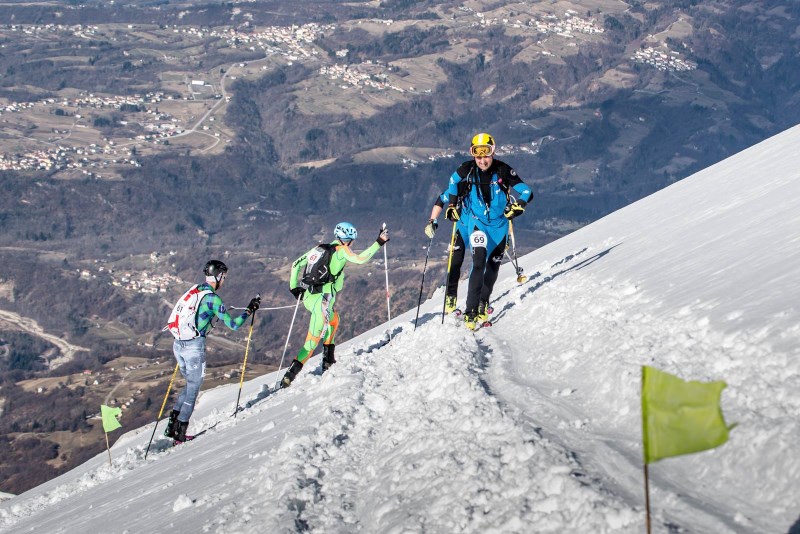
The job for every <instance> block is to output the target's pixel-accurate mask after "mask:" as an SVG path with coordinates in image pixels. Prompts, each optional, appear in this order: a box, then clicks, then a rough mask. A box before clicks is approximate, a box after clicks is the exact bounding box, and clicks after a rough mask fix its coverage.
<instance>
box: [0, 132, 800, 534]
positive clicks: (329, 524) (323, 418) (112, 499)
mask: <svg viewBox="0 0 800 534" xmlns="http://www.w3.org/2000/svg"><path fill="white" fill-rule="evenodd" d="M798 143H800V128H798V127H795V128H792V129H790V130H787V131H786V132H783V133H782V134H780V135H778V136H775V137H774V138H772V139H769V140H767V141H765V142H764V143H761V144H759V145H756V146H754V147H752V148H750V149H748V150H746V151H744V152H742V153H740V154H737V155H735V156H733V157H731V158H729V159H728V160H725V161H723V162H721V163H719V164H717V165H715V166H713V167H711V168H709V169H706V170H704V171H702V172H700V173H698V174H696V175H694V176H692V177H690V178H687V179H686V180H683V181H681V182H679V183H677V184H674V185H673V186H671V187H669V188H667V189H665V190H663V191H661V192H659V193H657V194H655V195H652V196H651V197H648V198H646V199H644V200H642V201H640V202H637V203H635V204H633V205H631V206H629V207H627V208H625V209H622V210H619V211H618V212H615V213H614V214H612V215H610V216H608V217H606V218H604V219H602V220H600V221H598V222H596V223H594V224H592V225H590V226H587V227H585V228H583V229H581V230H579V231H577V232H575V233H573V234H571V235H569V236H567V237H565V238H563V239H561V240H559V241H557V242H555V243H553V244H551V245H548V246H546V247H543V248H541V249H539V250H537V251H535V252H533V253H531V254H529V255H527V256H525V257H524V258H522V259H521V264H522V266H523V267H524V268H525V272H526V274H528V276H529V279H528V281H527V282H525V283H524V284H517V282H516V280H515V275H514V272H513V269H512V268H511V266H510V265H506V266H504V267H503V269H502V270H501V275H500V278H499V280H498V283H497V285H496V287H495V291H494V295H493V305H494V308H495V312H494V320H495V325H494V326H493V327H491V328H485V329H481V330H479V331H478V332H477V333H472V332H470V331H468V330H466V329H465V328H463V327H461V326H460V325H458V324H457V321H456V320H455V319H454V318H447V319H446V320H445V323H444V324H441V316H440V315H439V310H440V308H441V296H442V295H441V292H437V294H436V295H435V296H434V298H433V299H432V300H430V301H428V302H426V303H424V304H423V306H422V309H421V312H420V324H419V326H418V328H417V329H416V331H414V330H413V319H414V313H415V310H410V311H409V312H407V313H405V314H403V315H401V316H400V317H396V318H394V319H393V320H392V322H391V326H388V325H384V326H383V327H381V328H377V329H375V330H373V331H371V332H368V333H366V334H364V335H362V336H360V337H358V338H356V339H353V340H351V341H349V342H347V343H343V344H341V346H338V347H337V359H338V360H339V363H337V364H336V365H335V366H334V367H333V368H332V369H331V370H330V371H329V372H327V373H326V374H324V375H321V376H320V375H318V374H317V370H316V369H317V367H318V365H319V360H318V358H314V359H313V360H311V361H310V363H309V364H307V366H306V369H305V370H304V372H303V374H301V375H300V377H299V378H298V380H297V381H296V382H295V384H294V385H293V386H292V387H291V388H290V389H288V390H285V391H280V392H278V393H276V394H274V395H272V396H269V397H267V398H266V399H264V400H262V401H260V402H258V403H257V404H255V405H254V406H253V407H252V408H250V409H248V410H246V411H243V412H241V413H240V414H239V415H238V417H237V418H235V419H234V418H232V417H230V414H231V412H232V411H233V404H234V402H235V400H236V393H237V390H236V387H235V386H234V387H230V386H226V387H221V388H217V389H215V390H212V391H208V392H206V393H204V394H203V395H202V397H201V399H200V403H199V405H198V408H197V410H196V413H195V416H194V417H193V419H192V422H191V427H190V431H192V430H193V431H195V432H196V431H198V430H201V429H202V428H205V427H208V426H210V425H212V424H214V423H215V422H217V421H220V423H219V424H218V425H217V426H216V427H215V428H213V429H211V430H209V431H208V432H207V433H206V434H205V435H203V436H201V437H199V438H198V439H197V441H195V442H191V443H188V444H186V445H183V446H181V447H178V448H174V449H173V448H169V447H168V443H167V440H166V439H165V438H159V437H157V438H156V441H155V443H154V449H151V453H150V455H149V456H148V458H147V460H145V459H144V447H145V446H146V444H147V441H148V439H149V437H150V434H151V432H152V425H151V426H149V427H144V428H141V429H138V430H131V431H129V432H128V433H127V434H125V435H124V436H123V437H122V438H121V439H120V440H119V441H118V442H117V444H116V445H115V446H114V447H113V449H112V454H113V456H114V462H113V465H112V466H111V467H109V466H108V461H107V456H106V455H105V454H103V455H99V456H97V457H96V458H94V459H93V460H91V461H89V462H87V463H86V464H84V465H83V466H81V467H79V468H78V469H75V470H74V471H72V472H70V473H66V474H64V475H62V476H61V477H59V478H57V479H55V480H52V481H50V482H48V483H46V484H43V485H41V486H39V487H37V488H35V489H33V490H31V491H29V492H27V493H25V494H23V495H20V496H17V497H15V498H13V499H11V500H8V501H5V502H3V503H0V530H2V531H9V532H11V531H13V532H34V531H35V532H64V533H66V532H70V533H71V532H90V531H95V532H99V531H102V532H168V531H173V530H174V529H175V528H179V529H180V530H185V531H203V532H225V533H229V532H257V531H263V530H266V529H269V530H270V531H276V532H297V531H311V532H353V531H356V530H361V531H363V532H387V533H402V532H437V533H438V532H442V533H450V532H476V533H477V532H480V533H485V532H497V533H509V532H519V533H527V532H559V533H561V532H575V533H579V532H642V531H643V529H644V513H643V489H642V486H643V482H642V472H641V447H640V438H641V428H640V411H639V387H640V383H639V366H640V365H641V364H649V365H653V366H655V367H658V368H660V369H662V370H665V371H667V372H671V373H673V374H677V375H679V376H681V377H683V378H686V379H693V380H719V379H722V380H726V381H727V383H728V388H727V389H726V390H725V391H724V393H723V409H724V412H725V415H726V418H727V420H728V422H729V423H733V422H735V423H738V426H737V427H736V428H735V429H734V430H733V431H732V434H731V439H730V441H729V442H728V443H726V444H724V445H723V446H721V447H719V448H717V449H715V450H712V451H707V452H703V453H700V454H695V455H691V456H685V457H679V458H673V459H668V460H663V461H661V462H658V463H656V464H654V465H653V466H651V470H650V471H651V501H652V509H653V513H654V527H655V532H664V531H666V530H667V529H668V528H669V529H672V530H674V531H687V532H704V533H724V532H736V533H739V532H741V533H745V532H747V533H751V532H764V533H784V532H787V531H789V529H790V528H792V527H793V525H795V527H797V525H796V522H797V521H798V516H800V510H799V509H798V508H797V503H796V496H797V495H798V494H800V482H798V480H800V423H798V421H797V413H798V410H799V409H800V393H798V391H800V353H799V351H798V346H800V343H799V342H800V310H799V309H798V304H797V295H798V294H800V272H799V271H800V247H798V241H800V172H798V170H797V169H798V168H800V165H798V164H799V163H800V158H798V156H797V155H796V151H795V150H794V147H796V146H797V145H798ZM529 209H535V202H534V204H533V205H532V206H531V207H530V208H529ZM443 234H448V235H449V232H446V231H445V232H441V231H440V235H439V236H437V245H438V246H443V245H442V244H443V242H444V241H445V238H446V236H443ZM389 247H390V248H389V249H388V251H389V253H390V254H391V242H390V243H389ZM345 291H347V288H345ZM465 292H466V285H465V284H464V285H463V286H462V288H461V293H460V295H459V300H461V301H462V302H463V299H464V298H465V296H466V295H465ZM342 311H343V315H344V319H345V320H346V310H342ZM381 312H385V310H381ZM306 319H307V316H299V317H298V324H299V325H300V328H304V327H305V324H304V323H305V320H306ZM296 327H297V326H296ZM287 328H288V321H287ZM390 328H391V330H392V333H393V340H392V342H391V343H390V344H388V345H385V346H381V345H382V342H383V340H384V339H385V337H386V332H387V330H389V329H390ZM276 380H277V376H275V375H271V376H266V377H261V378H260V379H258V380H254V381H251V382H248V383H247V384H245V390H244V392H243V394H242V398H243V399H252V398H254V397H255V396H256V395H257V394H258V392H259V390H260V388H261V387H262V385H264V384H267V385H272V384H274V383H275V381H276ZM123 424H124V421H123ZM162 426H163V423H162ZM160 433H161V431H160V430H159V432H158V433H157V434H156V435H157V436H159V435H160Z"/></svg>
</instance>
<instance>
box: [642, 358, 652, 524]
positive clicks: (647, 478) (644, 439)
mask: <svg viewBox="0 0 800 534" xmlns="http://www.w3.org/2000/svg"><path fill="white" fill-rule="evenodd" d="M640 369H641V376H642V379H641V383H642V386H641V392H640V395H641V398H642V448H643V451H642V452H643V454H642V459H643V460H644V462H642V464H643V466H644V509H645V527H646V530H645V532H647V534H650V473H649V470H648V469H647V457H648V456H647V433H646V430H645V429H646V427H647V413H646V408H645V403H644V394H645V391H644V387H645V384H644V383H645V367H644V365H642V366H641V367H640Z"/></svg>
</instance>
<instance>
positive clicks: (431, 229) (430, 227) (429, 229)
mask: <svg viewBox="0 0 800 534" xmlns="http://www.w3.org/2000/svg"><path fill="white" fill-rule="evenodd" d="M437 228H439V223H438V222H437V221H436V219H431V220H430V221H428V224H426V225H425V235H426V236H428V237H429V238H431V239H433V236H434V234H436V229H437Z"/></svg>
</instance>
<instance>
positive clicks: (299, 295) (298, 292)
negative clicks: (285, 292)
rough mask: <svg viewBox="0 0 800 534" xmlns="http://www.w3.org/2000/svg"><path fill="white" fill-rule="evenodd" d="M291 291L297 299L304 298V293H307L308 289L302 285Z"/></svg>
mask: <svg viewBox="0 0 800 534" xmlns="http://www.w3.org/2000/svg"><path fill="white" fill-rule="evenodd" d="M289 291H291V292H292V296H293V297H294V300H297V299H300V300H303V294H305V292H306V290H305V289H303V288H302V287H300V286H297V287H293V288H292V289H290V290H289Z"/></svg>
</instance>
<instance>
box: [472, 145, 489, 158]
mask: <svg viewBox="0 0 800 534" xmlns="http://www.w3.org/2000/svg"><path fill="white" fill-rule="evenodd" d="M469 153H470V154H472V157H475V158H490V157H492V154H494V145H475V146H471V147H469Z"/></svg>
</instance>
